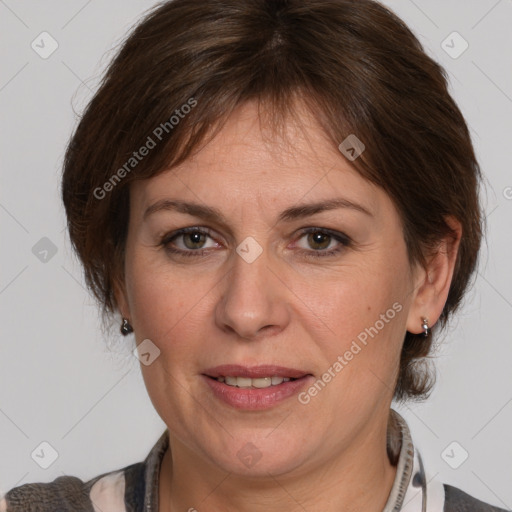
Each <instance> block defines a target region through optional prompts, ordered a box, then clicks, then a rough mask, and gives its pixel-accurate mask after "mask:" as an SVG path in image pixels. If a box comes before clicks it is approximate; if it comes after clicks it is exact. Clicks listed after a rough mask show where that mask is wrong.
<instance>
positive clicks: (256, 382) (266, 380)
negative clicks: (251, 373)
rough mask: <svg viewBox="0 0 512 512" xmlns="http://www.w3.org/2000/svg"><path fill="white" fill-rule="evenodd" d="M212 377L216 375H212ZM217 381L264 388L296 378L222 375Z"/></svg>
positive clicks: (243, 386)
mask: <svg viewBox="0 0 512 512" xmlns="http://www.w3.org/2000/svg"><path fill="white" fill-rule="evenodd" d="M211 378H212V379H213V378H214V377H211ZM216 380H217V382H224V384H226V386H232V387H236V388H244V389H246V388H253V389H264V388H269V387H270V386H279V384H282V383H283V382H289V381H293V380H297V379H294V378H293V377H279V376H278V375H273V376H272V377H257V378H254V379H252V378H250V377H240V376H236V377H235V376H230V375H227V376H225V377H224V376H222V375H221V376H220V377H216Z"/></svg>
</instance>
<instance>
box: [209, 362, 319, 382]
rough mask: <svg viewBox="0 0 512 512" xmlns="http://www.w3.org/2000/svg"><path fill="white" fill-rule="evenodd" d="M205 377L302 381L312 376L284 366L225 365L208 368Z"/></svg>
mask: <svg viewBox="0 0 512 512" xmlns="http://www.w3.org/2000/svg"><path fill="white" fill-rule="evenodd" d="M203 375H206V376H207V377H212V378H214V379H216V378H218V377H246V378H249V379H258V378H263V377H270V378H272V377H282V378H288V379H300V378H302V377H305V376H306V375H311V374H310V373H309V372H306V371H303V370H298V369H296V368H287V367H284V366H275V365H258V366H242V365H236V364H224V365H220V366H215V367H214V368H208V369H207V370H205V371H204V372H203Z"/></svg>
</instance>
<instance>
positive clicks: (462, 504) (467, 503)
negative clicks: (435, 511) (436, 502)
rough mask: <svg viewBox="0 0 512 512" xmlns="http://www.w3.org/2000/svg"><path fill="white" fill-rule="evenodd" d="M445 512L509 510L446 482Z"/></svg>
mask: <svg viewBox="0 0 512 512" xmlns="http://www.w3.org/2000/svg"><path fill="white" fill-rule="evenodd" d="M443 487H444V495H445V501H444V512H507V511H506V510H505V509H503V508H498V507H494V506H492V505H489V504H488V503H484V502H483V501H480V500H477V499H476V498H473V496H470V495H469V494H467V493H465V492H464V491H461V490H460V489H457V488H456V487H452V486H451V485H448V484H444V485H443Z"/></svg>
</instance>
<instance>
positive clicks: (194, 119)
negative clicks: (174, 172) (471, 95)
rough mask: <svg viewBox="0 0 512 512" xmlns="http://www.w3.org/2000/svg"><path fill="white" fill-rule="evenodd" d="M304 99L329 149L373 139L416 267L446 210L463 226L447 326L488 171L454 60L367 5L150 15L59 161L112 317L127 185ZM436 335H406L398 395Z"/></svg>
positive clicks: (418, 389)
mask: <svg viewBox="0 0 512 512" xmlns="http://www.w3.org/2000/svg"><path fill="white" fill-rule="evenodd" d="M297 98H299V99H300V100H301V101H302V102H303V103H304V104H305V105H306V106H307V107H308V108H309V109H310V111H311V113H312V114H313V115H314V116H315V117H316V119H318V121H319V122H320V124H321V126H322V128H323V129H324V131H325V134H326V135H327V136H328V137H329V139H330V140H332V143H333V145H334V147H337V146H338V145H339V144H340V143H341V142H342V141H343V140H344V139H345V138H346V137H347V136H348V135H350V134H356V136H357V137H358V139H360V140H361V141H363V143H364V144H365V146H366V150H365V151H364V153H362V155H361V156H360V157H359V158H357V159H356V160H355V161H354V162H353V165H354V167H355V168H356V170H357V171H358V172H359V173H360V174H361V175H362V176H364V177H365V178H367V179H368V180H370V181H371V182H373V183H375V184H377V185H379V186H380V187H382V188H383V189H384V190H385V191H386V192H387V193H388V195H389V196H390V198H391V199H392V201H393V202H394V204H395V206H396V207H397V209H398V211H399V213H400V216H401V218H402V223H403V228H404V238H405V241H406V244H407V249H408V254H409V259H410V262H411V263H412V262H419V263H421V264H425V261H426V258H427V256H428V254H429V252H430V251H432V250H434V249H435V247H436V243H438V242H439V240H440V239H441V238H442V237H444V236H446V235H449V234H450V233H451V230H450V227H449V225H448V224H447V222H446V217H447V216H453V217H455V218H456V219H458V220H459V221H460V222H461V224H462V230H463V235H462V240H461V243H460V247H459V252H458V256H457V261H456V268H455V273H454V277H453V281H452V284H451V288H450V292H449V295H448V299H447V302H446V305H445V308H444V310H443V313H442V315H441V317H440V321H439V322H438V323H439V324H440V326H441V327H444V325H445V323H446V320H447V319H448V317H449V315H450V314H451V313H452V312H453V311H454V310H455V309H456V308H457V306H458V305H459V303H460V301H461V299H462V296H463V294H464V292H465V290H466V288H467V286H468V283H469V281H470V278H471V276H472V274H473V271H474V269H475V265H476V262H477V255H478V249H479V246H480V240H481V232H482V222H483V221H482V216H481V212H480V206H479V202H478V187H479V183H480V178H481V177H480V170H479V167H478V163H477V161H476V158H475V154H474V150H473V146H472V143H471V139H470V135H469V132H468V128H467V126H466V123H465V121H464V118H463V116H462V114H461V112H460V110H459V109H458V107H457V105H456V104H455V102H454V101H453V99H452V98H451V96H450V94H449V93H448V90H447V79H446V73H445V71H444V70H443V68H441V67H440V66H439V65H438V64H437V63H436V62H435V61H434V60H432V59H431V58H430V57H428V56H427V55H426V54H425V52H424V51H423V49H422V46H421V44H420V42H419V41H418V40H417V39H416V37H415V36H414V35H413V34H412V32H411V31H410V30H409V29H408V28H407V26H406V25H405V24H404V23H403V22H402V21H401V20H400V19H399V18H397V17H396V16H395V15H394V14H393V13H391V12H390V11H389V10H388V9H386V8H385V7H383V6H382V5H381V4H379V3H377V2H374V1H371V0H307V1H305V0H288V1H285V0H283V1H279V0H251V1H240V0H209V1H207V2H205V1H204V0H174V1H170V2H165V3H162V4H160V5H157V6H156V7H155V8H154V9H152V10H151V11H150V12H149V13H147V14H146V15H145V17H144V19H142V21H141V22H140V23H139V24H138V25H137V26H136V27H135V28H134V30H133V31H132V33H131V34H130V35H129V37H128V38H127V40H126V41H125V42H124V43H123V45H122V47H121V49H120V51H119V52H118V54H117V55H116V57H115V59H114V60H113V61H112V62H111V64H110V66H109V67H108V69H107V71H106V73H105V75H104V77H103V80H102V82H101V84H100V87H99V89H98V91H97V92H96V94H95V95H94V97H93V99H92V100H91V101H90V103H89V105H88V106H87V108H86V110H85V112H84V113H83V116H82V118H81V120H80V122H79V124H78V125H77V127H76V129H75V132H74V134H73V136H72V137H71V139H70V142H69V145H68V148H67V151H66V155H65V161H64V170H63V179H62V198H63V201H64V205H65V209H66V214H67V219H68V229H69V234H70V238H71V241H72V244H73V247H74V249H75V250H76V252H77V254H78V256H79V258H80V259H81V262H82V264H83V267H84V271H85V279H86V283H87V285H88V286H89V288H90V289H91V290H92V292H93V294H94V296H95V297H96V298H97V300H98V301H99V303H100V304H101V305H102V312H103V314H104V315H108V314H111V313H115V312H116V310H117V304H116V300H115V295H114V286H115V283H123V279H124V278H123V275H124V248H125V239H126V234H127V227H128V215H129V185H130V183H131V182H132V181H133V180H136V179H137V180H138V179H146V178H150V177H153V176H155V175H157V174H158V173H160V172H162V171H163V170H165V169H168V168H169V167H170V166H171V165H177V164H178V163H180V162H182V161H183V160H185V159H186V158H187V157H188V156H189V155H190V154H191V152H192V151H194V150H196V149H197V148H198V147H199V145H200V144H202V143H203V142H204V141H205V140H210V139H208V136H209V137H213V136H214V135H215V133H217V131H218V129H220V127H221V125H222V122H224V121H225V120H226V119H227V118H228V117H229V115H230V113H231V112H233V110H234V109H235V108H236V107H237V106H239V105H240V104H242V103H244V102H246V101H249V100H257V101H258V102H260V105H263V104H265V106H266V108H265V110H264V113H265V114H266V115H267V116H268V118H269V121H271V124H272V125H273V126H274V127H277V126H278V125H279V123H280V122H281V121H283V120H284V119H286V117H287V116H288V115H290V114H292V113H293V105H294V101H295V99H297ZM185 106H187V108H185ZM173 117H174V119H173ZM214 127H216V128H217V130H213V128H214ZM143 147H145V148H146V150H145V151H143V150H142V148H143ZM139 148H140V149H139ZM134 152H137V156H135V154H134ZM139 153H140V154H139ZM142 153H144V155H142ZM340 157H341V153H340ZM436 329H437V324H436ZM431 344H432V336H430V337H428V338H424V337H423V335H415V334H412V333H409V332H408V333H407V334H406V337H405V340H404V345H403V351H402V354H401V361H400V371H399V376H398V380H397V383H396V388H395V399H398V400H405V399H407V398H409V399H411V398H416V399H421V398H425V397H426V396H427V395H428V392H429V391H430V389H431V388H432V385H433V382H434V378H433V374H432V372H430V371H428V369H427V368H424V363H425V358H426V356H428V354H429V353H430V351H431Z"/></svg>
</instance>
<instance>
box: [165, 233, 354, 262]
mask: <svg viewBox="0 0 512 512" xmlns="http://www.w3.org/2000/svg"><path fill="white" fill-rule="evenodd" d="M190 233H199V234H202V235H207V236H209V237H210V238H213V237H212V236H211V235H210V233H211V232H210V230H208V229H204V228H203V229H200V228H198V227H189V228H182V229H179V230H178V231H174V232H173V233H168V234H166V235H164V236H163V237H162V239H161V241H160V242H159V244H158V245H159V246H162V247H164V249H165V250H166V251H167V252H169V253H172V254H177V255H179V256H186V257H201V256H204V254H205V253H206V252H208V251H209V250H210V249H197V250H194V249H190V250H188V251H184V250H182V249H174V248H171V247H170V246H169V244H170V243H171V242H172V241H173V240H174V239H176V238H178V237H179V236H181V235H186V234H190ZM309 233H321V234H323V235H328V236H330V237H332V238H334V239H335V240H336V241H337V242H339V243H340V245H338V246H337V247H336V248H335V249H330V250H328V251H322V250H318V251H315V250H311V251H307V250H305V249H301V250H300V252H302V253H303V254H304V255H305V256H306V257H312V258H325V257H329V256H334V255H336V254H339V253H340V252H341V251H343V249H345V248H347V247H350V246H351V245H352V240H351V239H350V238H349V237H348V236H347V235H345V234H343V233H337V232H336V231H331V230H330V229H323V228H317V227H310V228H304V229H303V230H302V231H301V233H300V236H299V238H298V240H300V239H301V238H302V237H303V236H304V235H307V234H309Z"/></svg>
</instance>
